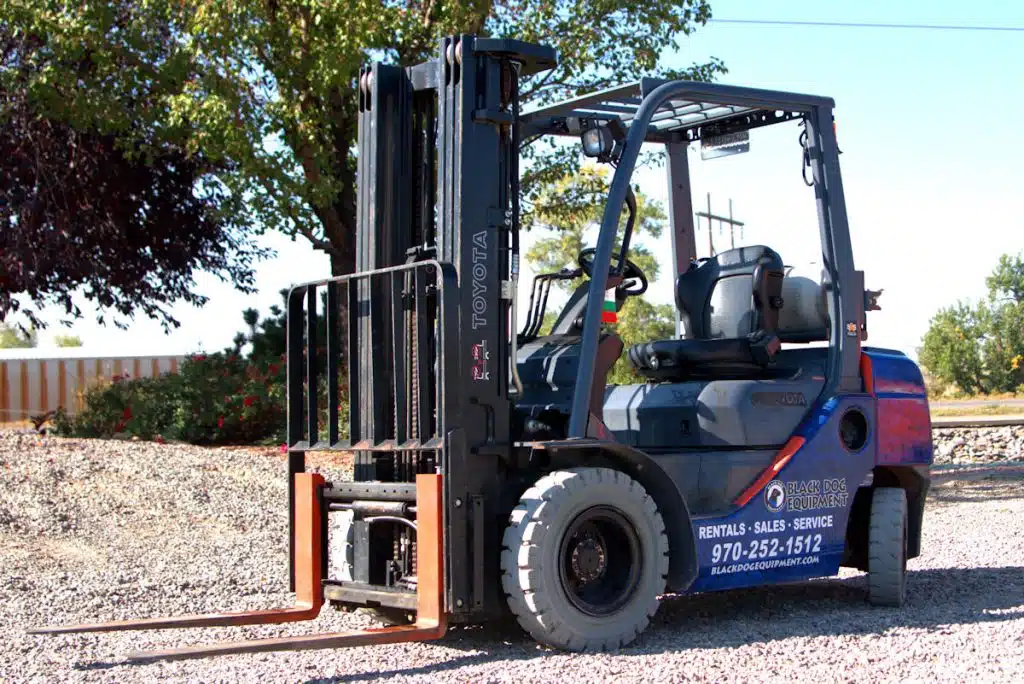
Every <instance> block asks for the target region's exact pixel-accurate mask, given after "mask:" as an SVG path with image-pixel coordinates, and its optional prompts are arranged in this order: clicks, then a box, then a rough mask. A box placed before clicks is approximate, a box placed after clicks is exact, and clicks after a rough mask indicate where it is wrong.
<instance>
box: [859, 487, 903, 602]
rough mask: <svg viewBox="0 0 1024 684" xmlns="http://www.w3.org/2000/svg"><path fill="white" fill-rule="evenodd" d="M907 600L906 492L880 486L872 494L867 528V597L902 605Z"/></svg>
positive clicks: (875, 600) (896, 488)
mask: <svg viewBox="0 0 1024 684" xmlns="http://www.w3.org/2000/svg"><path fill="white" fill-rule="evenodd" d="M906 599H907V495H906V492H904V491H903V490H902V489H901V488H899V487H879V488H877V489H875V490H874V492H873V493H872V496H871V524H870V528H869V531H868V600H869V601H870V602H871V603H873V604H875V605H877V606H894V607H899V606H902V605H903V603H904V602H905V601H906Z"/></svg>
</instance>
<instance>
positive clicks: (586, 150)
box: [582, 126, 615, 157]
mask: <svg viewBox="0 0 1024 684" xmlns="http://www.w3.org/2000/svg"><path fill="white" fill-rule="evenodd" d="M582 138H583V154H585V155H587V156H588V157H607V156H608V155H609V154H611V152H612V147H613V146H614V145H615V140H614V138H613V137H612V132H611V130H609V129H608V127H607V126H598V127H597V128H591V129H589V130H586V131H584V132H583V136H582Z"/></svg>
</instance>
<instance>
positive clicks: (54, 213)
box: [0, 0, 265, 327]
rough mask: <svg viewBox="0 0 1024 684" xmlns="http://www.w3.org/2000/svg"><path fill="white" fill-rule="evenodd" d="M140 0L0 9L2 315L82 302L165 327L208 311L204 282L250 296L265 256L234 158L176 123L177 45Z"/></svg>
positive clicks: (75, 307) (72, 310) (103, 313)
mask: <svg viewBox="0 0 1024 684" xmlns="http://www.w3.org/2000/svg"><path fill="white" fill-rule="evenodd" d="M154 4H155V3H154ZM147 6H148V4H147V3H138V2H129V1H127V0H119V1H116V2H109V3H95V2H93V3H78V4H73V3H56V2H6V1H5V2H0V225H2V226H3V229H2V230H0V320H11V318H10V317H11V315H12V314H17V315H16V316H15V318H16V319H17V321H18V324H19V325H23V324H24V323H25V322H26V321H27V322H28V324H29V326H31V327H41V326H43V325H45V320H43V319H42V318H40V317H39V312H40V311H41V310H42V309H44V308H46V307H49V306H52V305H56V306H58V307H60V308H62V309H63V310H64V313H65V315H66V317H65V320H70V319H73V318H76V317H78V316H79V315H80V313H81V312H80V308H79V303H80V301H81V300H82V299H88V300H92V301H94V302H95V303H96V304H97V305H98V308H99V309H100V314H99V318H100V320H101V321H103V320H105V319H111V320H113V322H114V323H115V324H118V325H124V323H125V321H126V320H128V319H130V318H131V317H132V316H133V314H134V313H135V312H136V311H138V310H141V311H143V312H144V313H146V314H148V315H149V316H151V317H153V318H155V319H158V320H161V321H162V322H163V323H164V324H165V326H172V325H176V324H177V321H176V320H175V319H174V317H173V316H172V315H171V313H170V307H171V306H172V305H173V304H175V303H176V302H179V301H185V302H189V303H192V304H195V305H201V304H203V303H204V302H205V301H206V300H205V298H204V297H203V296H202V295H200V294H199V293H197V292H196V282H195V274H196V273H197V272H200V271H201V272H206V273H211V274H214V275H216V276H219V277H220V278H221V279H223V280H225V281H229V282H232V283H234V284H235V285H236V286H238V287H239V288H240V289H241V290H243V291H251V290H252V285H253V270H252V265H253V262H254V260H256V259H258V258H260V257H261V256H263V255H264V254H265V252H264V250H262V249H258V248H255V247H254V246H253V244H252V242H251V237H250V231H249V226H248V222H247V221H246V220H245V219H244V217H245V212H244V211H243V203H241V202H238V201H237V199H238V196H236V195H234V194H233V193H231V192H230V191H229V190H228V188H227V187H226V186H225V185H224V184H223V183H221V182H219V181H218V178H217V176H218V174H222V173H230V172H231V169H232V168H233V166H232V162H231V161H230V160H228V159H226V158H223V157H219V158H218V159H216V160H214V159H213V158H211V156H210V155H208V154H206V153H205V151H203V150H200V149H196V148H195V147H194V146H193V147H191V148H189V145H190V144H191V143H193V142H194V140H195V135H196V134H197V130H196V128H195V127H194V126H192V125H191V124H185V125H182V124H177V123H175V122H174V120H173V113H174V110H173V107H172V104H173V102H172V100H171V99H169V98H172V97H173V94H174V93H176V92H178V91H180V90H181V88H182V87H183V83H184V81H183V74H182V69H181V68H180V65H181V61H182V60H181V58H180V56H179V53H180V45H179V43H180V40H179V37H178V36H177V35H176V33H175V27H174V23H173V22H172V21H171V20H170V19H169V18H168V17H165V16H160V15H159V14H155V13H153V12H152V11H149V10H147Z"/></svg>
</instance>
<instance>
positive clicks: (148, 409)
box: [54, 307, 348, 444]
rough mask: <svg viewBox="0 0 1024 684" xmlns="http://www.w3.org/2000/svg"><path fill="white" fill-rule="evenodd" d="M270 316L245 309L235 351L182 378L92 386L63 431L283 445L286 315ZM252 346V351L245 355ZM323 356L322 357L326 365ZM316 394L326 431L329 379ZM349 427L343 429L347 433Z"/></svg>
mask: <svg viewBox="0 0 1024 684" xmlns="http://www.w3.org/2000/svg"><path fill="white" fill-rule="evenodd" d="M271 314H272V315H271V316H270V317H268V318H266V319H264V320H263V321H260V320H259V316H258V314H257V312H256V311H254V310H251V309H250V310H248V311H246V312H244V314H243V318H244V320H245V323H246V325H247V326H248V327H249V331H248V334H246V333H239V334H238V335H237V336H236V337H235V341H234V346H233V347H231V348H229V349H227V350H225V351H223V352H218V353H213V354H196V355H193V356H190V357H188V358H187V359H186V360H185V362H184V363H182V364H181V366H180V368H179V372H178V373H176V374H172V375H165V376H162V377H159V378H138V379H130V378H123V377H118V378H114V379H113V380H112V381H111V382H110V383H108V384H105V385H101V386H97V387H94V388H92V389H90V390H89V391H88V392H86V395H85V397H84V399H85V402H84V403H85V408H84V409H83V410H82V411H81V412H79V413H78V414H76V415H75V416H67V415H66V414H63V413H62V414H59V415H58V416H57V417H56V419H55V421H54V422H55V425H56V427H57V431H58V432H59V433H61V434H66V435H76V436H81V437H112V436H114V435H118V434H120V435H127V436H135V437H138V438H140V439H159V440H172V441H185V442H191V443H194V444H229V443H230V444H242V443H247V444H252V443H272V444H280V443H281V442H283V441H284V440H285V429H286V418H287V407H286V397H287V391H286V383H285V377H286V369H285V363H284V361H285V353H284V352H285V317H284V313H283V311H282V310H281V309H280V308H279V307H272V308H271ZM246 346H248V347H249V349H248V353H243V351H242V349H243V347H246ZM324 351H325V350H324ZM325 356H326V354H321V356H320V358H321V362H322V363H323V360H324V357H325ZM342 365H343V364H342ZM317 393H318V394H319V397H320V401H319V406H320V407H321V411H320V414H321V415H320V421H321V425H322V426H324V427H322V428H321V429H322V430H324V431H326V420H327V408H326V407H327V402H326V398H327V397H326V394H327V388H326V382H322V383H321V386H320V387H318V388H317ZM346 394H347V389H346V383H344V382H341V383H339V395H340V396H339V399H340V401H341V402H342V407H341V411H340V414H341V416H342V421H343V423H344V417H345V416H347V414H348V411H347V397H346ZM346 427H347V426H345V425H344V424H343V425H342V430H341V432H342V435H343V436H344V435H345V434H346V433H347V430H346V429H345V428H346Z"/></svg>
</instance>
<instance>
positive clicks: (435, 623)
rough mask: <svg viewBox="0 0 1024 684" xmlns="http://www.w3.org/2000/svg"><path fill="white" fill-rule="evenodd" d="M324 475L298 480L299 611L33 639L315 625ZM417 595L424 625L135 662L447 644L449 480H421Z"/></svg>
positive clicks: (160, 621)
mask: <svg viewBox="0 0 1024 684" xmlns="http://www.w3.org/2000/svg"><path fill="white" fill-rule="evenodd" d="M323 485H324V479H323V476H321V475H318V474H313V473H297V474H296V475H295V523H296V524H295V550H296V557H295V571H296V573H295V594H296V601H295V605H294V606H292V607H290V608H278V609H272V610H256V611H248V612H242V613H223V614H210V615H187V616H182V617H176V618H147V619H142V620H121V621H116V622H104V623H96V624H86V625H69V626H61V627H44V628H40V629H35V630H29V634H68V633H74V632H114V631H122V630H142V629H173V628H182V627H222V626H239V625H266V624H281V623H285V622H300V621H302V620H312V619H314V618H316V617H317V616H318V615H319V614H320V609H321V608H322V607H323V604H324V593H323V575H324V570H325V569H324V567H323V563H324V560H323V558H324V556H323V554H322V553H321V544H322V543H323V541H322V540H323V536H322V526H323V524H324V515H323V511H322V509H321V504H320V501H321V500H320V489H321V488H322V487H323ZM416 517H417V522H416V527H417V567H418V577H417V584H416V587H417V590H416V603H417V614H416V622H415V623H414V624H412V625H401V626H395V627H382V628H377V629H365V630H359V631H354V632H334V633H326V634H310V635H305V636H290V637H279V638H269V639H257V640H253V641H235V642H223V643H214V644H207V645H202V646H188V647H184V648H175V649H168V650H161V651H141V652H136V653H131V654H129V655H128V656H127V659H128V660H129V661H134V662H142V661H153V660H181V659H186V658H203V657H206V656H214V655H228V654H234V653H259V652H264V651H301V650H312V649H321V648H343V647H348V646H368V645H376V644H391V643H399V642H407V641H430V640H432V639H438V638H440V637H442V636H443V635H444V633H445V630H446V628H447V622H446V613H445V610H444V605H443V595H444V546H443V536H442V523H443V508H442V494H441V475H436V474H427V475H417V476H416Z"/></svg>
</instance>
